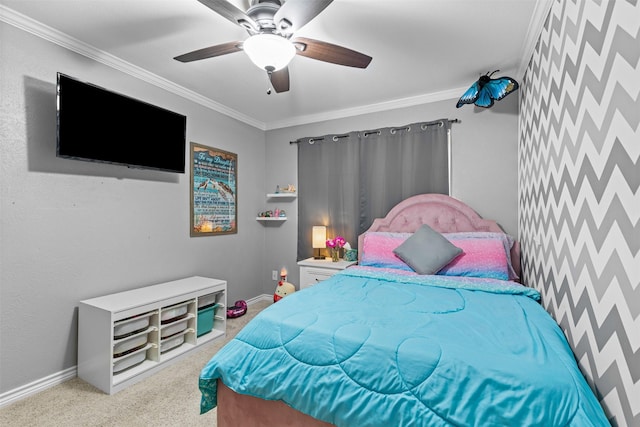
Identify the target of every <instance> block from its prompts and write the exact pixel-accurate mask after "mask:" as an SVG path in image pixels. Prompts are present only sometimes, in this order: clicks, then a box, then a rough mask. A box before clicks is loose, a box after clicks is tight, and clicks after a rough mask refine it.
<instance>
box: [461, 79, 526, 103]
mask: <svg viewBox="0 0 640 427" xmlns="http://www.w3.org/2000/svg"><path fill="white" fill-rule="evenodd" d="M498 71H500V70H496V71H494V72H493V73H491V74H489V73H487V74H485V75H484V76H480V78H479V79H478V81H477V82H475V83H474V84H472V85H471V87H470V88H469V89H467V91H466V92H465V93H464V95H462V97H460V99H459V100H458V103H457V104H456V107H457V108H460V107H462V106H463V105H464V104H475V105H477V106H478V107H484V108H489V107H491V106H492V105H493V101H494V100H495V101H499V100H501V99H502V98H504V97H505V96H507V95H509V94H510V93H511V92H513V91H515V90H516V89H518V88H519V87H520V86H519V85H518V82H517V81H515V80H514V79H512V78H511V77H498V78H497V79H492V78H491V76H492V75H494V74H495V73H497V72H498Z"/></svg>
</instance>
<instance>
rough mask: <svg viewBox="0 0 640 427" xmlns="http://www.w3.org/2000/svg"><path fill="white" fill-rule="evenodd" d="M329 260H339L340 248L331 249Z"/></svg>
mask: <svg viewBox="0 0 640 427" xmlns="http://www.w3.org/2000/svg"><path fill="white" fill-rule="evenodd" d="M331 261H333V262H338V261H340V249H338V248H333V249H331Z"/></svg>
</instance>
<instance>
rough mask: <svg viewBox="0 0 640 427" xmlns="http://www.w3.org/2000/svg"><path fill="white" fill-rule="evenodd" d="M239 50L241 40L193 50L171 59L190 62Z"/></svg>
mask: <svg viewBox="0 0 640 427" xmlns="http://www.w3.org/2000/svg"><path fill="white" fill-rule="evenodd" d="M239 50H242V42H229V43H223V44H218V45H215V46H209V47H205V48H203V49H198V50H194V51H193V52H189V53H185V54H183V55H179V56H176V57H175V58H173V59H175V60H176V61H180V62H191V61H198V60H200V59H206V58H213V57H214V56H220V55H226V54H228V53H233V52H237V51H239Z"/></svg>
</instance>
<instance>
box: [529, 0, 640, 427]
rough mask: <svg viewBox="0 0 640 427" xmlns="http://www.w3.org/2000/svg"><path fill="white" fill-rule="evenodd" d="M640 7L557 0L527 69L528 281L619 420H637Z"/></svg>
mask: <svg viewBox="0 0 640 427" xmlns="http://www.w3.org/2000/svg"><path fill="white" fill-rule="evenodd" d="M639 93H640V3H638V0H556V1H555V2H554V3H553V5H552V6H551V10H550V12H549V16H548V18H547V21H546V23H545V25H544V28H543V29H542V31H541V34H540V38H539V40H538V42H537V46H536V48H535V51H534V52H533V55H532V58H531V61H530V63H529V66H528V68H527V70H526V72H525V77H524V79H523V84H522V89H521V94H520V96H521V99H520V107H521V114H520V123H519V128H520V130H519V132H520V135H519V155H518V156H519V157H518V158H519V160H518V161H519V165H518V166H519V177H518V180H519V184H518V188H519V207H518V209H519V219H518V222H519V224H518V228H519V230H518V231H519V235H520V239H521V241H522V254H523V279H524V281H525V283H526V284H527V285H529V286H533V287H535V288H537V289H538V290H540V291H541V293H542V295H543V304H544V306H545V308H546V309H547V311H549V312H550V313H551V314H552V315H553V316H554V317H555V319H556V320H557V321H558V323H559V324H560V326H561V327H562V329H563V330H564V332H565V334H566V336H567V338H568V340H569V343H570V344H571V346H572V348H573V349H574V353H575V355H576V358H577V360H578V362H579V364H580V367H581V368H582V370H583V372H584V374H585V376H586V377H587V379H588V380H589V382H590V384H591V385H592V387H593V389H594V391H595V393H596V395H597V396H598V398H599V399H600V402H601V404H602V406H603V407H604V409H605V411H606V413H607V415H608V416H609V419H610V420H611V423H612V425H614V426H635V427H638V426H640V253H639V252H640V192H639V191H638V187H639V186H640V164H639V163H638V159H639V156H640V127H639V123H640V96H639Z"/></svg>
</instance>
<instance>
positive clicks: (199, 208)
mask: <svg viewBox="0 0 640 427" xmlns="http://www.w3.org/2000/svg"><path fill="white" fill-rule="evenodd" d="M237 179H238V155H237V154H234V153H230V152H228V151H224V150H219V149H217V148H211V147H206V146H204V145H200V144H196V143H195V142H192V143H191V181H190V182H191V237H197V236H211V235H217V234H233V233H237V232H238V227H237V222H238V205H237V201H238V181H237Z"/></svg>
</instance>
